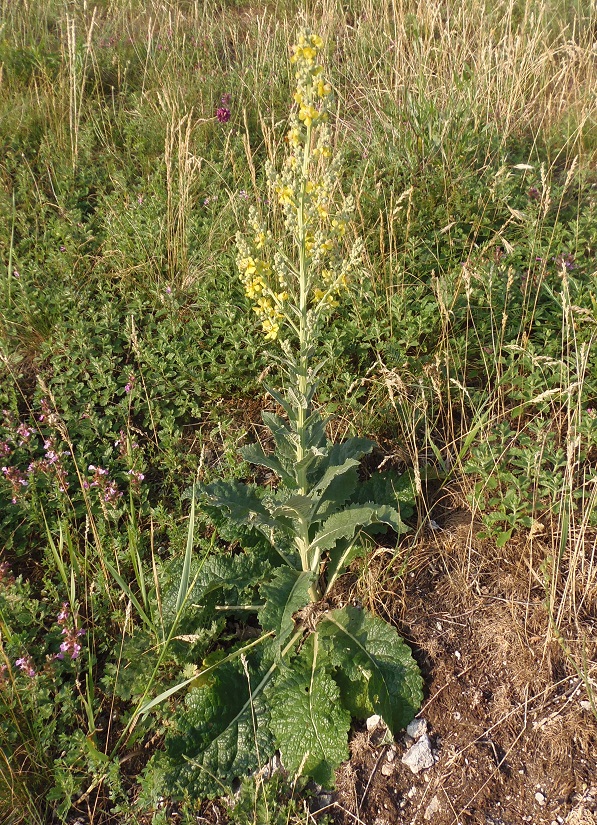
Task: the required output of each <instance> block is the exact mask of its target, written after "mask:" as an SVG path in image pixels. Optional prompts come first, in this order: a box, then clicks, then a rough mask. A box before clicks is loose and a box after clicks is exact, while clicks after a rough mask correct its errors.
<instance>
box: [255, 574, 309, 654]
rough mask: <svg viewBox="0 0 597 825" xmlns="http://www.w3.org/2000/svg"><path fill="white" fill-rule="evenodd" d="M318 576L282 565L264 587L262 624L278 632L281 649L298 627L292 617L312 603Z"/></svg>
mask: <svg viewBox="0 0 597 825" xmlns="http://www.w3.org/2000/svg"><path fill="white" fill-rule="evenodd" d="M314 578H315V575H314V574H313V573H309V572H301V571H300V570H292V569H291V568H290V567H279V568H278V569H277V570H276V571H275V572H274V575H273V577H272V580H271V581H270V582H268V583H267V584H263V585H262V586H261V588H260V593H261V596H262V597H263V598H264V599H265V604H264V605H263V607H262V608H261V610H260V611H259V613H258V617H259V622H260V624H261V627H262V628H263V629H264V630H265V631H268V630H273V631H275V633H276V647H277V648H278V650H279V649H280V647H281V646H282V644H283V643H284V642H285V641H286V639H287V638H288V637H289V636H290V634H291V633H292V631H293V630H294V621H293V620H292V616H293V614H294V613H296V611H297V610H300V609H301V608H302V607H304V606H305V605H306V604H307V603H308V602H309V587H310V586H311V583H312V581H313V579H314Z"/></svg>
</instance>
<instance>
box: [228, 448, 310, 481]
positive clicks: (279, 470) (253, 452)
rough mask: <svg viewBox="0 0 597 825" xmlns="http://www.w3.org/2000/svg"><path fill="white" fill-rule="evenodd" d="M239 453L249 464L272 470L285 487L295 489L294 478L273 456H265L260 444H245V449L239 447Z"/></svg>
mask: <svg viewBox="0 0 597 825" xmlns="http://www.w3.org/2000/svg"><path fill="white" fill-rule="evenodd" d="M239 452H240V454H241V455H242V457H243V458H244V460H245V461H248V462H249V464H260V465H261V466H263V467H268V468H269V469H270V470H273V471H274V473H276V475H278V476H280V478H281V479H282V480H283V481H284V483H285V484H286V486H287V487H290V488H295V487H297V486H298V485H297V483H296V480H295V478H294V476H292V475H291V474H290V473H289V472H287V471H286V469H285V467H284V466H283V465H282V462H281V461H280V460H279V459H278V458H276V456H275V455H266V454H265V453H264V452H263V449H262V448H261V445H260V444H247V445H246V446H245V447H241V448H240V451H239Z"/></svg>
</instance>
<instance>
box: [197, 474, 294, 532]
mask: <svg viewBox="0 0 597 825" xmlns="http://www.w3.org/2000/svg"><path fill="white" fill-rule="evenodd" d="M199 489H200V492H201V493H203V496H204V506H205V507H218V508H220V509H224V510H226V511H227V513H226V515H227V517H228V518H229V519H230V521H232V522H234V523H235V524H242V525H245V526H247V527H256V528H257V529H260V530H261V531H262V532H264V533H265V534H266V535H267V532H268V528H269V529H270V530H271V529H273V528H277V529H278V530H282V531H284V532H286V533H288V534H289V535H293V531H292V528H291V526H289V525H288V524H286V523H284V521H283V520H282V519H275V518H273V516H272V515H271V513H270V512H269V510H267V509H266V507H265V506H264V504H263V502H262V501H261V499H260V497H259V495H258V493H257V488H255V487H250V486H248V485H247V484H242V483H240V482H237V481H214V482H213V483H212V484H208V485H206V486H205V487H200V488H199Z"/></svg>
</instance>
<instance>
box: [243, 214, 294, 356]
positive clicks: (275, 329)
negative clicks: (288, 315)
mask: <svg viewBox="0 0 597 825" xmlns="http://www.w3.org/2000/svg"><path fill="white" fill-rule="evenodd" d="M249 226H250V227H251V228H252V229H253V231H254V233H255V234H254V236H253V241H252V243H251V244H249V243H247V242H246V241H245V240H244V239H243V238H242V237H241V236H240V235H239V236H238V237H237V246H238V257H237V260H236V264H237V267H238V270H239V273H240V279H241V281H242V283H243V286H244V288H245V294H246V296H247V298H249V300H251V301H254V304H253V311H254V312H255V313H256V314H257V317H258V318H259V320H260V321H261V328H262V329H263V332H264V333H265V339H266V340H270V341H273V340H274V339H276V338H277V337H278V333H279V331H280V322H281V321H282V319H283V318H284V304H285V302H286V301H287V300H288V293H287V292H286V291H285V290H284V289H283V287H282V279H281V278H280V277H278V282H279V283H280V285H281V291H279V292H278V291H276V290H274V289H272V287H271V284H272V281H273V277H272V267H271V264H270V263H268V261H266V260H264V259H263V258H261V257H259V256H258V255H257V251H258V250H261V249H262V248H263V247H264V246H265V245H266V243H267V241H268V234H267V233H266V232H265V230H264V229H263V227H262V225H261V223H260V222H259V220H258V218H257V216H256V213H255V212H252V213H251V216H250V219H249Z"/></svg>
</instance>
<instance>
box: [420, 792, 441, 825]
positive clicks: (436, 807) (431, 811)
mask: <svg viewBox="0 0 597 825" xmlns="http://www.w3.org/2000/svg"><path fill="white" fill-rule="evenodd" d="M440 810H441V805H440V801H439V799H438V797H437V795H436V796H434V797H433V799H432V800H431V802H430V803H429V805H427V807H426V808H425V813H424V814H423V819H426V820H427V821H429V820H430V819H432V818H433V816H434V815H435V814H437V813H439V811H440Z"/></svg>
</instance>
